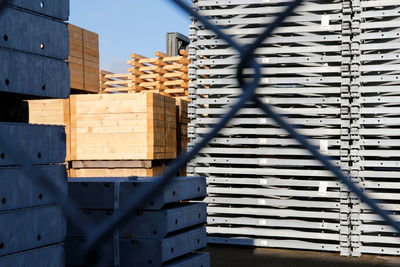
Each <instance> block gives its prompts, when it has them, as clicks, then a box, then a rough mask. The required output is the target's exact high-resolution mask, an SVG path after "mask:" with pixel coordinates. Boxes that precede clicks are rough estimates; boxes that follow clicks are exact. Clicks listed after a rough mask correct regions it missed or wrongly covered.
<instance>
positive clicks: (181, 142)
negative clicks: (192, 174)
mask: <svg viewBox="0 0 400 267" xmlns="http://www.w3.org/2000/svg"><path fill="white" fill-rule="evenodd" d="M188 104H189V102H188V101H186V100H183V99H176V123H177V126H176V130H177V134H176V137H177V151H178V153H180V152H184V151H186V148H187V144H188V143H189V137H188V133H187V129H188V123H189V121H190V120H189V117H188ZM179 174H180V176H186V167H185V168H183V169H181V170H180V173H179Z"/></svg>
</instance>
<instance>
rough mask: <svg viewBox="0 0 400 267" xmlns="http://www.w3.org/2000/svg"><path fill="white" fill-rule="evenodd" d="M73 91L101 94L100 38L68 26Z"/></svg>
mask: <svg viewBox="0 0 400 267" xmlns="http://www.w3.org/2000/svg"><path fill="white" fill-rule="evenodd" d="M68 29H69V39H70V55H69V58H68V61H69V67H70V70H71V89H72V90H75V91H84V92H89V93H98V92H99V76H98V74H99V37H98V35H97V34H96V33H93V32H91V31H88V30H85V29H82V28H80V27H77V26H74V25H72V24H69V25H68Z"/></svg>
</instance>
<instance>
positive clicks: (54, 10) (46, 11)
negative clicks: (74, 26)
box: [10, 0, 69, 21]
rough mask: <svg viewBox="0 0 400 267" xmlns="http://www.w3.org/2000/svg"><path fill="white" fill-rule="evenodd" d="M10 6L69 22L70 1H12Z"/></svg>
mask: <svg viewBox="0 0 400 267" xmlns="http://www.w3.org/2000/svg"><path fill="white" fill-rule="evenodd" d="M10 6H15V7H19V8H23V9H27V10H30V11H32V12H36V13H39V14H42V15H45V16H49V17H52V18H56V19H60V20H64V21H67V20H68V17H69V0H51V1H50V0H28V1H27V0H11V1H10Z"/></svg>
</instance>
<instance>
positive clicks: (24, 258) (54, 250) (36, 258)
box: [0, 244, 65, 267]
mask: <svg viewBox="0 0 400 267" xmlns="http://www.w3.org/2000/svg"><path fill="white" fill-rule="evenodd" d="M45 266H46V267H47V266H48V267H50V266H51V267H64V266H65V251H64V246H63V245H62V244H59V245H55V246H48V247H44V248H39V249H33V250H29V251H25V252H21V253H16V254H12V255H8V256H4V257H0V267H45Z"/></svg>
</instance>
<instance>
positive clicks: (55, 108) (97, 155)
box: [28, 93, 177, 177]
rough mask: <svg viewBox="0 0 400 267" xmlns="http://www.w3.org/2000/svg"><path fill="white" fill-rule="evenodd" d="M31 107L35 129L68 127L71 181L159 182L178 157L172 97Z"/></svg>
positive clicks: (80, 99)
mask: <svg viewBox="0 0 400 267" xmlns="http://www.w3.org/2000/svg"><path fill="white" fill-rule="evenodd" d="M28 103H29V117H30V118H29V120H30V122H31V123H40V124H56V125H64V126H65V127H66V133H67V151H68V152H67V158H66V161H67V162H70V163H69V165H70V167H71V169H70V170H69V174H70V177H95V176H97V177H99V176H108V177H110V176H111V177H115V176H155V175H158V174H159V173H160V172H161V171H162V169H163V167H164V166H165V164H166V161H167V160H168V159H172V158H175V157H176V153H177V121H176V120H177V116H176V104H175V99H173V98H171V97H167V96H162V95H159V94H155V93H148V94H138V93H136V94H106V95H103V94H81V95H71V97H70V99H67V100H64V99H56V100H32V101H29V102H28Z"/></svg>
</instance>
